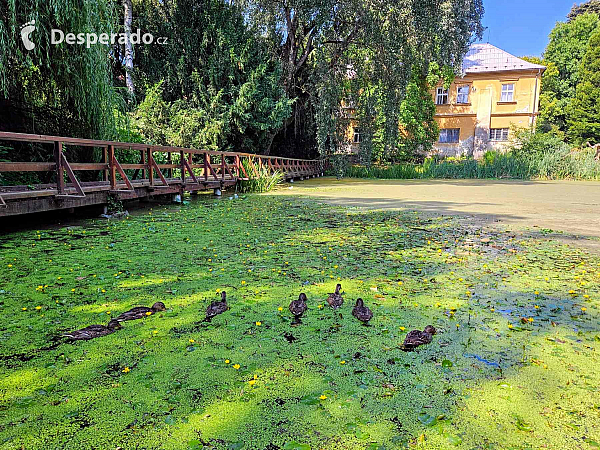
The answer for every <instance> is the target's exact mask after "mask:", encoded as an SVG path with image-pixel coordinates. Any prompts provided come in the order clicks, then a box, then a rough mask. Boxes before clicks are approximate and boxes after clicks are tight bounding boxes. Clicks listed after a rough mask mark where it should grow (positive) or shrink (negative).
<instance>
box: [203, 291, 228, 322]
mask: <svg viewBox="0 0 600 450" xmlns="http://www.w3.org/2000/svg"><path fill="white" fill-rule="evenodd" d="M228 309H229V306H228V305H227V294H226V293H225V291H222V292H221V301H220V302H212V303H211V304H210V305H209V306H208V308H206V320H207V321H209V322H210V321H211V320H212V318H213V317H215V316H218V315H219V314H222V313H224V312H225V311H227V310H228Z"/></svg>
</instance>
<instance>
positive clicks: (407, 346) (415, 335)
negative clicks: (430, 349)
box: [403, 325, 436, 351]
mask: <svg viewBox="0 0 600 450" xmlns="http://www.w3.org/2000/svg"><path fill="white" fill-rule="evenodd" d="M435 333H436V330H435V328H434V327H433V326H431V325H427V326H426V327H425V329H424V330H423V331H419V330H412V331H411V332H409V333H408V334H407V335H406V338H405V339H404V346H403V350H406V351H409V350H413V349H415V348H417V347H418V346H420V345H424V344H429V343H430V342H431V340H432V339H433V335H434V334H435Z"/></svg>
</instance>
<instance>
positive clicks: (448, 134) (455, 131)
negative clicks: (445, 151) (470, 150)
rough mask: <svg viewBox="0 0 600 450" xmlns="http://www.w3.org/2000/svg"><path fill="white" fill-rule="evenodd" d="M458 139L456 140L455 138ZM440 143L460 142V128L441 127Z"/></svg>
mask: <svg viewBox="0 0 600 450" xmlns="http://www.w3.org/2000/svg"><path fill="white" fill-rule="evenodd" d="M454 139H456V140H454ZM438 142H439V143H440V144H457V143H458V142H460V128H442V129H440V137H439V139H438Z"/></svg>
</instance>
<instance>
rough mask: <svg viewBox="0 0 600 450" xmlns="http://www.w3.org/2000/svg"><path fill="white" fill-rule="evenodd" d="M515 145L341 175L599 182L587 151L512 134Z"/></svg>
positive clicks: (540, 136) (598, 167)
mask: <svg viewBox="0 0 600 450" xmlns="http://www.w3.org/2000/svg"><path fill="white" fill-rule="evenodd" d="M514 136H515V142H514V143H513V144H512V145H511V149H510V151H509V152H507V153H500V152H497V151H488V152H486V153H485V154H484V155H483V158H482V159H481V160H475V159H472V158H446V159H443V160H436V159H433V158H428V159H426V160H425V161H424V162H423V163H422V164H415V163H405V164H396V165H390V166H373V167H365V166H352V167H349V168H348V170H346V173H345V175H346V176H348V177H355V178H381V179H428V178H447V179H459V178H460V179H468V178H473V179H482V178H517V179H531V178H541V179H557V180H558V179H572V180H600V162H598V161H596V160H595V159H594V156H595V152H594V150H593V149H591V148H583V149H571V147H570V146H568V145H567V144H565V143H564V142H563V141H562V140H561V139H560V138H558V137H557V136H555V135H552V134H547V133H533V132H531V131H529V130H523V129H520V130H514Z"/></svg>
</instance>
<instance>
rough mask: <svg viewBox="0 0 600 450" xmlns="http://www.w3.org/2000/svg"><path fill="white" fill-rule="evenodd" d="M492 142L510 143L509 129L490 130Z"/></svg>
mask: <svg viewBox="0 0 600 450" xmlns="http://www.w3.org/2000/svg"><path fill="white" fill-rule="evenodd" d="M490 140H491V141H508V128H492V129H490Z"/></svg>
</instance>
